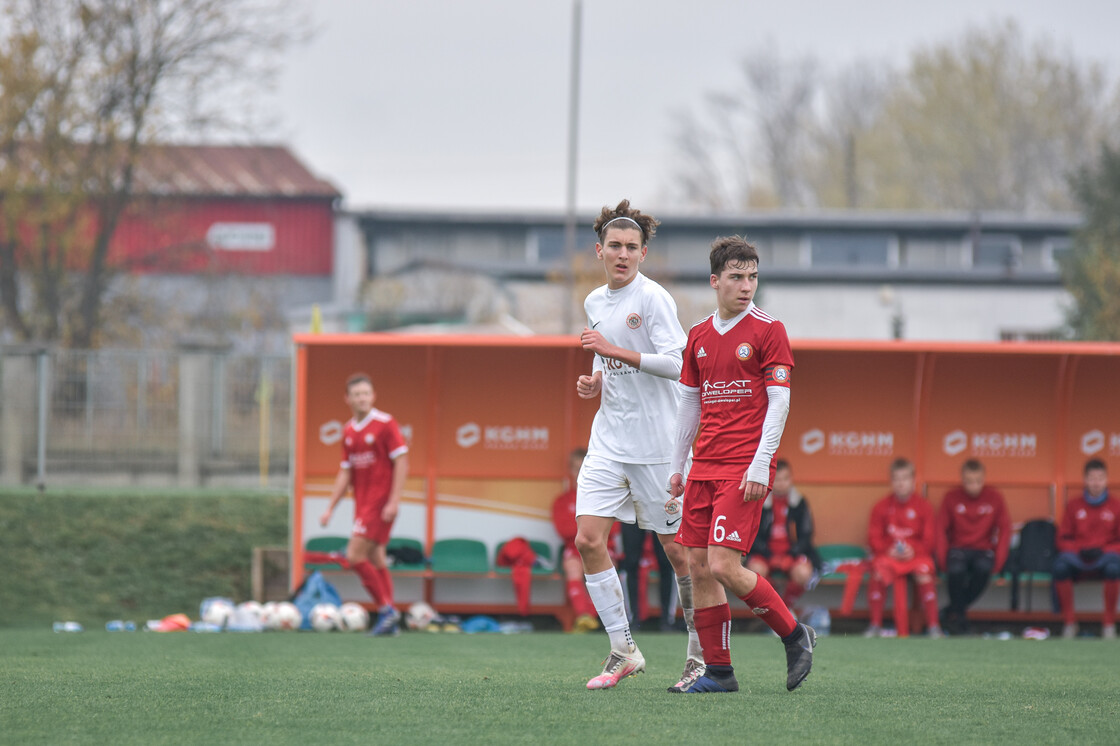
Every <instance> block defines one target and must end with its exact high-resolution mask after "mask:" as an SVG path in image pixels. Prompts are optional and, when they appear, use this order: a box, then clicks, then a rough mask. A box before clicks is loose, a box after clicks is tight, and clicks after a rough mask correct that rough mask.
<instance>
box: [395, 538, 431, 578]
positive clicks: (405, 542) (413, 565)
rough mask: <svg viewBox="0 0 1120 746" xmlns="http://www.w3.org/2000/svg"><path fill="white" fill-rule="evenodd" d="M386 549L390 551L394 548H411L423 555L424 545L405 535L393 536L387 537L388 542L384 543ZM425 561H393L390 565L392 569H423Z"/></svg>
mask: <svg viewBox="0 0 1120 746" xmlns="http://www.w3.org/2000/svg"><path fill="white" fill-rule="evenodd" d="M385 548H386V550H387V551H389V552H390V553H392V551H393V550H394V549H398V548H400V549H413V550H415V551H417V552H419V553H420V554H421V556H423V554H424V545H423V544H422V543H421V542H420V540H419V539H411V538H409V537H406V536H393V537H391V538H390V539H389V543H388V544H386V545H385ZM424 566H425V563H424V561H423V560H421V561H420V562H393V564H392V565H391V567H392V569H393V570H412V571H417V570H423V569H424Z"/></svg>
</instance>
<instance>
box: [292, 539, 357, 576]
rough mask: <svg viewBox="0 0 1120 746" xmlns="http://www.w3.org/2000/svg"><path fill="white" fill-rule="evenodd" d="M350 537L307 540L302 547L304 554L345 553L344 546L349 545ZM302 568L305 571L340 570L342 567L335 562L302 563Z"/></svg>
mask: <svg viewBox="0 0 1120 746" xmlns="http://www.w3.org/2000/svg"><path fill="white" fill-rule="evenodd" d="M349 541H350V537H348V536H316V537H315V538H314V539H308V540H307V543H306V544H304V545H303V550H304V551H305V552H343V553H345V552H346V544H347V543H349ZM303 567H304V569H305V570H308V571H314V570H341V569H342V565H340V564H338V563H337V562H304V563H303Z"/></svg>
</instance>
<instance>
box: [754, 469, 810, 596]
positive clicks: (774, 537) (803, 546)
mask: <svg viewBox="0 0 1120 746" xmlns="http://www.w3.org/2000/svg"><path fill="white" fill-rule="evenodd" d="M775 466H776V468H775V471H774V489H773V490H771V491H770V494H769V495H767V496H766V501H765V502H764V503H762V518H761V520H760V521H759V524H758V536H757V537H755V540H754V545H753V546H752V547H751V553H750V554H749V555H748V556H747V558H746V560H745V561H746V563H747V568H748V569H749V570H750V571H751V572H755V573H758V574H759V575H761V576H762V577H764V578H766V579H767V580H771V573H773V572H780V573H783V574H784V575H785V576H786V586H785V588H784V589H783V590H782V601H784V602H785V605H786V606H788V607H789V608H791V609H792V608H793V607H794V606H795V605H796V604H797V601H798V599H800V598H801V594H803V593H804V592H805V591H806V590H807V589H808V588H809V587H810V586H811V585H812V584H813V576H814V574H816V573H819V572H820V569H821V558H820V555H819V554H817V548H816V547H815V546H813V514H812V512H810V510H809V501H808V500H806V499H805V496H804V495H802V494H801V491H800V490H798V489H797V487H795V486H794V484H793V468H792V467H791V466H790V465H789V462H788V461H786V460H785V459H782V458H780V459H778V460H777V462H776V465H775ZM771 582H773V581H772V580H771Z"/></svg>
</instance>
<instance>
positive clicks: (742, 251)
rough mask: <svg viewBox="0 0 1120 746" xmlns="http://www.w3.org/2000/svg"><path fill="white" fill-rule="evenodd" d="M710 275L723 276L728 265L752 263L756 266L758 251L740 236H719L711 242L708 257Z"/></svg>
mask: <svg viewBox="0 0 1120 746" xmlns="http://www.w3.org/2000/svg"><path fill="white" fill-rule="evenodd" d="M708 260H709V262H710V263H711V265H712V274H713V275H720V274H723V270H724V268H725V267H727V265H728V264H732V265H735V266H736V267H738V266H740V265H743V266H745V265H747V264H750V263H751V262H754V265H755V266H756V267H757V266H758V249H756V248H755V247H754V245H753V244H751V243H750V242H748V241H747V239H745V238H743V237H742V236H720V237H719V238H717V239H716V240H714V241H712V252H711V254H709V255H708Z"/></svg>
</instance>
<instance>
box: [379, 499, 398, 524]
mask: <svg viewBox="0 0 1120 746" xmlns="http://www.w3.org/2000/svg"><path fill="white" fill-rule="evenodd" d="M399 509H400V508H399V506H398V505H397V503H395V502H389V503H385V507H384V508H382V509H381V520H383V521H385V523H392V522H393V521H395V520H397V511H398V510H399Z"/></svg>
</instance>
